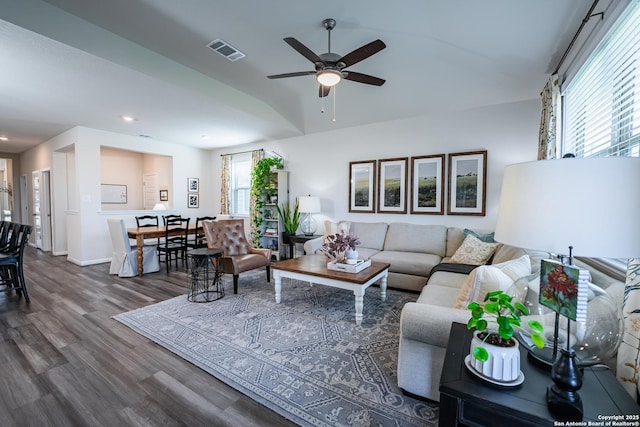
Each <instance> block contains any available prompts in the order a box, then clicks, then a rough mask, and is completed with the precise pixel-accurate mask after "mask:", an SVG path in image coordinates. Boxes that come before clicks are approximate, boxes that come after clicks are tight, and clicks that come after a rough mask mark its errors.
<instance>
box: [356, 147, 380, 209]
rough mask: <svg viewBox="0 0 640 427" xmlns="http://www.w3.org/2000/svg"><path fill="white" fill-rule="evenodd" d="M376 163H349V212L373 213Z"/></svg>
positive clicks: (373, 161)
mask: <svg viewBox="0 0 640 427" xmlns="http://www.w3.org/2000/svg"><path fill="white" fill-rule="evenodd" d="M375 195H376V161H375V160H365V161H361V162H349V212H367V213H374V212H375V209H376V203H375Z"/></svg>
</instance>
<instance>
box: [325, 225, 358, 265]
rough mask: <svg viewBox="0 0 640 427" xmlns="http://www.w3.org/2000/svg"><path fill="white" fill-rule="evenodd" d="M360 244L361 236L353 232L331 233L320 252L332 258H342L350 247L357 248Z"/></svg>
mask: <svg viewBox="0 0 640 427" xmlns="http://www.w3.org/2000/svg"><path fill="white" fill-rule="evenodd" d="M359 244H360V238H358V236H356V235H355V234H353V233H345V232H344V231H341V232H340V233H336V234H330V235H328V236H327V238H326V240H325V242H324V244H323V245H322V247H321V248H320V252H322V253H323V254H325V255H326V256H328V257H329V258H332V259H342V258H344V255H345V253H346V252H347V250H348V249H351V250H355V249H356V246H357V245H359Z"/></svg>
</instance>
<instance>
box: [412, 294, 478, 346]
mask: <svg viewBox="0 0 640 427" xmlns="http://www.w3.org/2000/svg"><path fill="white" fill-rule="evenodd" d="M470 316H471V313H470V312H469V311H468V310H460V309H457V308H452V307H442V306H438V305H431V304H421V303H415V302H409V303H407V304H405V305H404V307H403V309H402V314H401V316H400V335H401V337H402V338H405V339H412V340H415V341H421V342H424V343H427V344H431V345H434V346H437V347H442V348H446V347H447V344H448V342H449V333H450V332H451V322H459V323H464V324H465V325H466V324H467V322H468V321H469V317H470Z"/></svg>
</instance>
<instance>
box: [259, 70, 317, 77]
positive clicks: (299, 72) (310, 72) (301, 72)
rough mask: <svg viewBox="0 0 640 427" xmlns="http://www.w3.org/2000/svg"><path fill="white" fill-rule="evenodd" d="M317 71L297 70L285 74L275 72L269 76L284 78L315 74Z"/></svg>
mask: <svg viewBox="0 0 640 427" xmlns="http://www.w3.org/2000/svg"><path fill="white" fill-rule="evenodd" d="M315 73H316V72H315V71H296V72H295V73H284V74H274V75H272V76H267V78H268V79H283V78H285V77H299V76H311V75H314V74H315Z"/></svg>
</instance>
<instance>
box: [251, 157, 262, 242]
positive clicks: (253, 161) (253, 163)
mask: <svg viewBox="0 0 640 427" xmlns="http://www.w3.org/2000/svg"><path fill="white" fill-rule="evenodd" d="M263 158H264V150H253V151H252V152H251V170H254V169H255V167H256V165H257V164H258V162H259V161H260V160H262V159H263ZM255 211H256V200H255V198H253V197H250V198H249V218H253V216H254V213H255ZM250 224H251V233H250V235H251V236H253V235H254V234H255V227H254V226H253V221H250Z"/></svg>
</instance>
